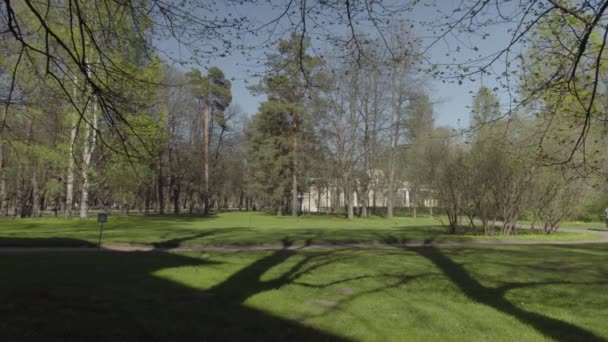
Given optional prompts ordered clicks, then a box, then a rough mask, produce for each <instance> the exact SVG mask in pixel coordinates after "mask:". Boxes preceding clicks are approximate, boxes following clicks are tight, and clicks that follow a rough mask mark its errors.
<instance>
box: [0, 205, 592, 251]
mask: <svg viewBox="0 0 608 342" xmlns="http://www.w3.org/2000/svg"><path fill="white" fill-rule="evenodd" d="M98 231H99V225H98V224H97V222H96V221H95V219H90V220H88V221H80V220H78V219H73V220H71V221H67V220H64V219H60V218H31V219H16V220H0V245H4V246H7V245H13V246H19V245H22V246H30V245H44V244H49V243H50V244H51V245H64V246H65V245H68V246H69V245H79V244H80V245H81V244H87V243H88V244H95V243H97V239H98ZM596 238H597V235H596V234H589V233H572V232H558V233H557V234H553V235H544V234H532V233H530V232H529V231H528V230H525V229H522V230H521V231H520V233H519V234H518V235H517V236H510V237H505V236H500V235H497V236H493V237H485V236H483V235H480V233H479V232H474V231H468V232H462V233H460V234H455V235H453V234H447V233H446V229H445V228H444V227H443V226H442V225H441V223H440V222H439V221H438V220H437V219H435V218H432V217H426V218H418V219H412V218H392V219H385V218H379V217H374V218H365V219H353V220H347V219H344V218H341V217H334V216H302V217H298V218H292V217H287V216H284V217H277V216H272V215H267V214H264V213H259V212H257V213H255V212H231V213H218V214H214V215H212V216H210V217H208V218H203V217H195V216H185V217H183V216H182V217H174V216H148V217H142V216H130V217H125V216H110V217H109V222H108V223H107V224H105V226H104V234H103V242H104V243H129V244H153V245H155V246H159V247H176V246H187V245H261V244H283V245H291V244H296V245H302V244H303V245H306V244H337V243H404V242H446V241H475V240H543V241H552V240H593V239H596Z"/></svg>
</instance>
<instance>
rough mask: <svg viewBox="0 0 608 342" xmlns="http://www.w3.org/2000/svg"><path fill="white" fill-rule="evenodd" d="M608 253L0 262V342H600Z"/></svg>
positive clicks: (563, 250) (278, 254) (427, 250)
mask: <svg viewBox="0 0 608 342" xmlns="http://www.w3.org/2000/svg"><path fill="white" fill-rule="evenodd" d="M607 260H608V245H585V246H583V245H576V246H565V245H564V246H476V247H449V248H436V247H420V248H397V247H395V248H379V249H333V250H300V251H294V250H277V251H268V252H260V251H258V252H231V253H228V252H223V253H220V252H217V253H179V254H178V253H95V252H88V253H25V254H21V253H19V254H0V268H1V269H2V271H3V273H2V281H0V340H2V341H17V340H19V341H28V340H30V341H40V340H44V341H66V340H78V341H84V340H87V341H92V340H111V341H123V340H128V341H136V340H142V341H181V340H187V341H201V340H234V341H237V340H238V341H242V340H252V341H268V340H276V341H278V340H281V341H290V340H307V341H311V340H315V341H317V340H360V341H404V340H407V341H443V340H453V341H463V340H465V341H496V340H498V341H501V340H502V341H534V340H538V341H542V340H550V339H557V340H562V341H575V340H576V341H596V340H605V339H608V324H606V320H607V319H608V313H607V310H606V308H608V291H606V289H607V286H608V262H607Z"/></svg>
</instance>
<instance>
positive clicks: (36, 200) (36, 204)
mask: <svg viewBox="0 0 608 342" xmlns="http://www.w3.org/2000/svg"><path fill="white" fill-rule="evenodd" d="M37 169H38V162H37V160H36V158H34V161H33V162H32V216H34V217H37V216H40V187H39V184H38V171H37Z"/></svg>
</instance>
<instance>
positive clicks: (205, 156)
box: [202, 103, 210, 215]
mask: <svg viewBox="0 0 608 342" xmlns="http://www.w3.org/2000/svg"><path fill="white" fill-rule="evenodd" d="M209 106H210V104H209V103H206V104H205V108H204V109H203V134H204V136H203V196H202V198H203V205H204V212H203V214H204V215H209V202H210V199H209V195H210V191H209V188H210V187H209V120H210V118H209V115H210V113H209V109H210V108H209Z"/></svg>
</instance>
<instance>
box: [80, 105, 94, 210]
mask: <svg viewBox="0 0 608 342" xmlns="http://www.w3.org/2000/svg"><path fill="white" fill-rule="evenodd" d="M92 101H93V107H92V109H91V111H92V112H93V115H92V118H91V121H92V123H93V127H91V126H90V124H87V125H86V128H85V133H84V146H83V151H82V192H81V197H80V219H81V220H86V219H88V218H89V187H90V184H89V167H90V165H91V156H92V155H93V152H94V151H95V144H96V142H97V141H96V140H97V102H96V101H95V99H94V98H93V99H92Z"/></svg>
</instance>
